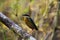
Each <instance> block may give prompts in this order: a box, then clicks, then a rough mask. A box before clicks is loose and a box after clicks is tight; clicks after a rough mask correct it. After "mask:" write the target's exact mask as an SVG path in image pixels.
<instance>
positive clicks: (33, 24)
mask: <svg viewBox="0 0 60 40" xmlns="http://www.w3.org/2000/svg"><path fill="white" fill-rule="evenodd" d="M28 20H29V22H31V23H30V24H31V26H32V27H34V29H36V30H38V28H37V26H36V25H35V23H34V21H33V20H32V19H31V18H28Z"/></svg>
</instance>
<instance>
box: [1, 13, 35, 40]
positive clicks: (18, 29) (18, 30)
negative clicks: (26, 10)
mask: <svg viewBox="0 0 60 40" xmlns="http://www.w3.org/2000/svg"><path fill="white" fill-rule="evenodd" d="M0 21H1V22H3V23H4V24H5V25H6V26H7V27H8V28H9V29H12V30H13V31H14V32H16V33H17V34H18V35H21V36H22V37H23V38H27V39H28V38H29V39H30V40H36V39H35V38H34V37H32V36H31V35H29V34H28V33H27V32H26V31H25V30H23V29H22V28H21V27H19V26H18V25H17V24H16V23H14V22H13V21H11V20H10V19H9V18H8V17H6V16H5V15H4V14H3V13H2V12H0Z"/></svg>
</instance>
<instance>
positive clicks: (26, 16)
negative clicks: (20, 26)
mask: <svg viewBox="0 0 60 40" xmlns="http://www.w3.org/2000/svg"><path fill="white" fill-rule="evenodd" d="M29 17H30V16H29V15H28V14H23V15H22V20H26V19H27V18H29Z"/></svg>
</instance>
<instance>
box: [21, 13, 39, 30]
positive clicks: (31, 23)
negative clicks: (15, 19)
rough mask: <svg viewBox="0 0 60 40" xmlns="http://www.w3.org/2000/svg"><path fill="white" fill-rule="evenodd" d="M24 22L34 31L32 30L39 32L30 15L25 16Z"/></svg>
mask: <svg viewBox="0 0 60 40" xmlns="http://www.w3.org/2000/svg"><path fill="white" fill-rule="evenodd" d="M22 16H23V20H24V22H25V23H26V25H27V26H28V27H29V28H30V29H32V30H34V29H35V30H38V28H37V26H36V25H35V23H34V21H33V20H32V18H31V17H30V16H29V15H28V14H23V15H22Z"/></svg>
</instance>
